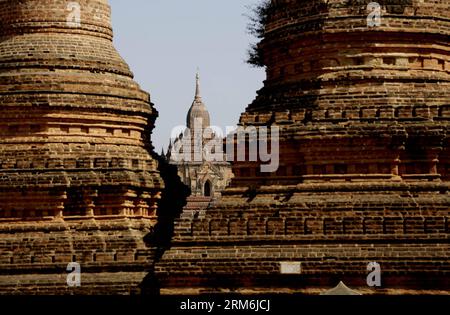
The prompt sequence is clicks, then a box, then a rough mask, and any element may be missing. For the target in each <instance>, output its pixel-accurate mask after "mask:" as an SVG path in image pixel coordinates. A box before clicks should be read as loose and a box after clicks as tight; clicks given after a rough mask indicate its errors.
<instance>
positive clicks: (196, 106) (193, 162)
mask: <svg viewBox="0 0 450 315" xmlns="http://www.w3.org/2000/svg"><path fill="white" fill-rule="evenodd" d="M186 126H187V129H186V131H185V132H183V133H181V134H180V135H179V136H178V138H176V139H175V140H174V142H173V143H172V141H171V144H170V146H169V150H168V153H167V159H168V161H169V163H170V164H172V165H175V166H176V167H177V168H178V175H179V176H180V179H181V181H182V182H183V183H184V184H185V185H186V186H188V187H189V188H190V190H191V197H190V202H188V205H189V204H190V203H195V204H197V203H199V202H200V203H203V204H205V203H206V205H207V204H208V203H209V202H210V201H212V200H213V199H215V198H219V197H220V196H221V192H222V191H223V190H224V189H225V188H226V187H227V186H228V184H229V183H230V180H231V177H232V172H231V165H230V163H228V162H227V161H226V156H225V153H224V152H223V144H222V143H223V139H222V138H220V137H218V136H216V134H215V133H214V130H213V129H212V128H211V118H210V115H209V112H208V109H207V108H206V106H205V104H204V102H203V100H202V97H201V93H200V76H199V74H197V77H196V89H195V98H194V101H193V102H192V105H191V107H190V109H189V111H188V114H187V117H186ZM196 138H198V140H199V141H196V140H197V139H196ZM208 143H210V144H211V145H208ZM217 148H220V150H218V152H213V153H214V154H217V155H215V156H217V157H218V158H214V159H208V158H207V156H206V155H207V154H208V153H211V152H207V150H209V151H213V150H215V149H217ZM186 150H187V151H189V152H186ZM174 151H176V152H174Z"/></svg>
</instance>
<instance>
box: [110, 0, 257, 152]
mask: <svg viewBox="0 0 450 315" xmlns="http://www.w3.org/2000/svg"><path fill="white" fill-rule="evenodd" d="M257 2H258V0H132V1H125V0H110V3H111V7H112V19H113V28H114V35H115V38H114V43H115V46H116V48H117V49H118V50H119V52H120V54H121V55H122V57H124V58H125V60H126V61H127V62H128V64H129V65H130V67H131V69H132V71H133V72H134V74H135V79H136V80H137V81H138V82H139V84H140V85H141V87H142V89H144V90H145V91H147V92H150V94H151V97H152V102H153V103H155V107H156V109H157V110H158V111H159V118H158V120H157V121H156V129H155V131H154V133H153V136H152V139H153V143H154V145H155V147H156V150H157V151H158V152H160V150H161V148H162V146H164V147H166V146H167V144H168V141H169V138H170V133H171V130H172V128H174V127H175V126H178V125H185V124H186V114H187V111H188V110H189V107H190V105H191V104H192V101H193V98H194V92H195V73H196V71H197V67H199V68H200V76H201V83H202V95H203V100H204V102H205V104H206V106H207V108H208V110H209V112H210V114H211V124H212V125H216V126H219V127H221V128H222V129H223V130H225V126H234V125H236V124H237V123H238V121H239V116H240V113H241V112H243V111H244V110H245V108H246V107H247V105H248V104H250V103H251V102H252V101H253V99H254V98H255V96H256V91H257V90H258V89H260V88H261V87H262V81H263V80H264V77H265V74H264V70H263V69H255V68H252V67H251V66H250V65H248V64H246V63H245V59H246V56H247V49H248V47H249V44H250V42H253V41H254V38H253V37H252V36H251V35H249V34H248V33H247V29H246V26H247V24H248V18H247V17H246V16H245V14H248V13H249V10H248V9H247V8H246V6H248V5H252V4H255V3H257Z"/></svg>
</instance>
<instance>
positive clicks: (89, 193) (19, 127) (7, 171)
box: [0, 0, 164, 294]
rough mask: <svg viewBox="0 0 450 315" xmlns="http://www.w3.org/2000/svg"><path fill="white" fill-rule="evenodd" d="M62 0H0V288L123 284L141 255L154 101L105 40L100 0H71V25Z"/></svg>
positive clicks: (137, 269)
mask: <svg viewBox="0 0 450 315" xmlns="http://www.w3.org/2000/svg"><path fill="white" fill-rule="evenodd" d="M68 3H69V2H68V1H63V0H26V1H12V0H11V1H0V270H1V272H0V292H1V293H39V294H42V293H50V294H60V293H70V292H78V293H96V291H99V292H97V293H130V292H131V291H134V290H136V289H137V284H139V283H140V282H142V280H143V278H144V276H145V270H146V269H147V268H148V266H149V265H151V259H152V258H151V257H152V256H151V254H150V250H149V249H148V248H147V247H146V245H145V244H144V237H145V235H147V234H148V233H149V232H150V231H151V230H152V228H153V226H154V224H155V223H156V209H157V201H158V200H159V199H160V191H161V190H162V188H163V186H164V184H163V182H162V179H161V178H160V176H159V173H158V171H157V167H158V165H157V162H156V161H155V160H154V159H153V156H152V155H153V153H152V149H153V148H152V145H151V140H150V135H151V131H152V129H153V127H154V121H155V119H156V116H157V112H156V110H155V109H154V108H153V106H152V104H151V103H150V97H149V95H148V94H147V93H146V92H144V91H142V90H141V89H140V87H139V86H138V84H137V83H136V82H134V81H133V74H132V73H131V71H130V69H129V67H128V65H127V64H126V63H125V62H124V60H123V59H122V58H121V57H120V56H119V54H118V53H117V51H116V50H115V48H114V47H113V44H112V29H111V21H110V7H109V5H108V1H106V0H80V1H78V3H79V4H80V8H81V16H80V17H81V20H80V22H81V24H80V25H79V26H73V25H70V24H68V23H67V16H68V14H69V12H70V11H68V8H67V5H68ZM73 261H74V262H78V263H80V264H81V267H82V272H83V275H85V283H84V284H83V286H82V287H81V288H78V289H70V288H68V287H67V285H66V284H65V277H66V275H67V272H66V271H65V268H66V266H67V264H68V263H70V262H73ZM113 272H121V273H117V274H115V275H114V276H111V277H110V276H107V275H108V274H109V275H111V274H112V273H113ZM35 276H36V277H35ZM97 277H99V278H102V280H101V281H100V280H99V282H98V283H96V279H97ZM82 281H83V280H82Z"/></svg>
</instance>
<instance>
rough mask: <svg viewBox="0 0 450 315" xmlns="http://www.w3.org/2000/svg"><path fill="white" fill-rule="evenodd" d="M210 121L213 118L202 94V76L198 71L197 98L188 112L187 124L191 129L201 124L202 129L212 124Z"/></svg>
mask: <svg viewBox="0 0 450 315" xmlns="http://www.w3.org/2000/svg"><path fill="white" fill-rule="evenodd" d="M210 123H211V120H210V116H209V112H208V110H207V109H206V106H205V104H204V103H203V101H202V97H201V95H200V76H199V74H198V73H197V78H196V89H195V99H194V102H193V103H192V106H191V108H190V109H189V112H188V114H187V118H186V125H187V127H188V128H189V129H191V130H194V129H195V128H196V127H197V126H201V127H202V129H206V128H208V127H209V126H210Z"/></svg>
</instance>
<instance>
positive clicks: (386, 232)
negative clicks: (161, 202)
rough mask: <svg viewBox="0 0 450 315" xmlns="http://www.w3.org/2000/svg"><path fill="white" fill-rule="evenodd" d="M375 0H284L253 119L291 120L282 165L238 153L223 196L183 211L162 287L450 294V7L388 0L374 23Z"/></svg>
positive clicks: (272, 29) (269, 28) (265, 53)
mask: <svg viewBox="0 0 450 315" xmlns="http://www.w3.org/2000/svg"><path fill="white" fill-rule="evenodd" d="M369 2H370V1H347V0H329V1H319V0H317V1H311V0H273V1H272V8H271V10H270V14H269V16H268V21H267V24H266V31H265V37H264V39H263V40H262V42H261V43H260V46H259V48H260V51H261V54H262V55H261V57H262V60H263V63H264V64H265V65H266V66H267V80H266V81H265V86H264V88H263V89H262V90H260V91H259V92H258V96H257V98H256V100H255V101H254V102H253V103H252V104H251V105H250V106H249V107H248V108H247V110H246V112H245V113H244V114H243V115H242V116H241V121H240V122H241V124H242V125H243V126H257V127H258V126H278V127H280V128H281V136H280V160H281V161H280V163H281V165H280V168H279V169H278V171H277V172H276V173H273V174H265V173H260V171H259V169H260V168H259V164H258V163H254V162H248V163H246V162H239V161H235V163H234V164H233V172H234V174H235V176H236V177H235V178H234V179H233V181H232V186H231V187H230V188H229V189H227V190H226V191H225V192H224V193H223V199H222V200H221V202H220V203H219V204H218V205H215V206H213V207H211V208H210V209H207V210H206V211H190V212H185V213H184V214H183V215H182V216H181V217H180V219H179V220H178V221H177V224H176V228H175V237H174V240H173V243H172V248H171V249H170V250H169V251H167V252H166V254H165V255H164V256H163V257H162V259H161V261H160V262H159V263H158V264H157V267H156V272H157V275H158V276H159V278H160V280H161V284H162V290H161V292H162V293H164V294H173V293H194V292H197V293H198V292H211V291H213V292H227V291H237V292H265V293H268V292H271V293H274V292H303V293H314V294H315V293H318V292H321V291H324V290H326V289H329V288H332V287H334V286H335V285H336V284H337V283H339V281H341V280H342V281H344V282H345V283H346V284H347V285H349V286H351V287H352V288H357V289H358V291H360V292H363V293H368V294H371V293H388V294H399V293H411V294H417V293H424V292H426V293H449V292H450V277H449V272H450V265H449V256H450V248H449V245H448V243H449V232H450V230H449V228H450V226H449V217H450V216H449V207H450V195H449V194H450V193H449V180H450V174H449V169H450V160H449V147H450V146H449V139H450V138H449V132H448V130H449V126H450V125H449V119H450V98H449V95H450V93H449V92H450V54H449V47H450V46H449V40H448V39H449V35H450V20H449V18H450V2H449V1H448V0H438V1H431V0H424V1H416V0H411V1H396V0H386V1H380V4H381V5H382V8H383V12H382V24H381V26H379V27H368V26H367V15H368V13H369V12H368V11H367V9H366V8H367V4H368V3H369ZM282 262H301V264H302V273H301V274H299V275H284V274H280V264H281V263H282ZM370 262H377V263H379V264H380V265H381V268H382V275H383V280H382V281H383V282H382V287H381V288H369V287H368V286H367V284H366V277H367V274H368V271H367V264H368V263H370Z"/></svg>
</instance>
